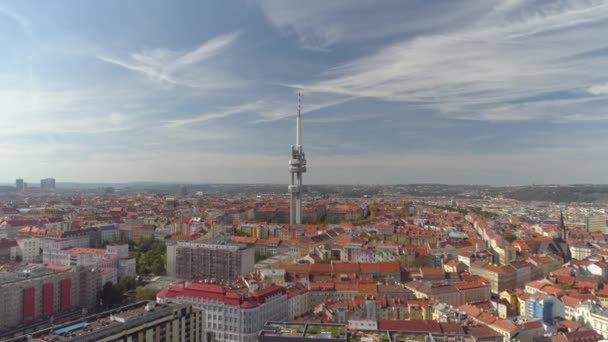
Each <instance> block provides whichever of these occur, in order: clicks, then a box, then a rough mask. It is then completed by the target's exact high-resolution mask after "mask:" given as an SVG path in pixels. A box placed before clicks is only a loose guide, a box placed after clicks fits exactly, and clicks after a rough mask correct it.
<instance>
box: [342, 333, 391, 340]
mask: <svg viewBox="0 0 608 342" xmlns="http://www.w3.org/2000/svg"><path fill="white" fill-rule="evenodd" d="M348 341H349V342H390V338H389V336H388V334H387V333H385V332H357V333H354V334H352V335H350V337H349V338H348Z"/></svg>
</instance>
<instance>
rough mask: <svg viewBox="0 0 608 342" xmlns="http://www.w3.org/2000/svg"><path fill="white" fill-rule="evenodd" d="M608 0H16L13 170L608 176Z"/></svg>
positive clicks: (413, 179)
mask: <svg viewBox="0 0 608 342" xmlns="http://www.w3.org/2000/svg"><path fill="white" fill-rule="evenodd" d="M144 4H145V6H144ZM607 14H608V2H605V1H575V0H572V1H549V0H538V1H493V0H492V1H477V0H476V1H466V2H464V1H454V2H450V3H438V2H428V1H408V2H394V1H382V2H373V3H372V2H366V1H345V2H340V1H336V2H326V1H310V2H305V3H300V2H284V1H237V2H231V3H223V2H220V3H204V4H203V3H199V2H194V1H192V2H190V1H186V2H182V3H180V5H179V6H176V5H175V4H174V3H169V2H152V3H150V2H138V1H134V2H129V3H128V4H124V3H121V2H117V1H109V2H104V3H95V4H90V3H87V4H85V3H75V2H68V1H58V2H53V3H42V4H41V3H38V2H33V1H20V2H15V1H12V2H11V1H0V42H2V45H3V53H2V54H0V71H2V75H3V76H2V77H0V117H1V118H2V129H1V130H0V153H1V154H2V155H3V157H4V158H3V167H2V170H1V171H0V179H1V180H2V182H3V183H8V184H14V180H15V179H18V178H22V179H24V180H25V181H26V182H28V180H29V182H30V183H36V182H37V181H38V180H40V179H43V178H46V177H48V176H49V175H51V176H53V177H55V178H57V179H58V180H59V183H61V181H70V182H107V183H116V182H134V181H158V182H176V183H270V184H285V183H287V182H288V177H289V175H288V174H287V173H286V172H285V168H286V166H287V165H288V158H287V157H286V154H285V152H286V151H287V150H288V148H289V146H290V145H291V144H292V143H293V135H294V127H295V122H294V121H295V113H296V106H297V93H298V92H302V99H303V100H302V117H303V121H304V122H305V125H306V139H307V140H306V150H307V153H308V159H309V160H308V162H309V163H312V164H313V165H314V172H311V173H310V174H307V177H306V178H307V180H306V183H307V184H396V183H401V184H404V183H443V184H492V185H511V184H512V185H518V184H550V183H560V184H573V183H596V184H603V183H607V182H606V178H605V175H604V172H603V170H605V169H607V168H608V161H607V160H606V159H605V158H601V155H602V152H604V150H605V148H604V146H606V144H607V143H608V141H607V140H606V139H607V138H606V134H605V133H606V129H607V128H608V115H606V113H605V110H604V108H605V105H606V104H608V76H605V75H603V74H602V73H601V70H605V69H606V64H607V63H608V60H607V59H606V58H605V55H606V51H608V50H606V48H607V47H606V46H605V43H602V41H603V40H602V37H603V33H604V32H605V30H606V29H607V28H608V27H607V26H608V19H607V18H608V15H607Z"/></svg>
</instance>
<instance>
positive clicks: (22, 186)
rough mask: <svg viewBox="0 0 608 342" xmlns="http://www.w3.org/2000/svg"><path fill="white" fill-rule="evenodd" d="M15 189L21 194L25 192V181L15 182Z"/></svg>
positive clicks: (18, 180)
mask: <svg viewBox="0 0 608 342" xmlns="http://www.w3.org/2000/svg"><path fill="white" fill-rule="evenodd" d="M15 188H16V189H17V191H19V192H22V191H23V190H25V182H24V181H23V179H21V178H19V179H17V180H16V181H15Z"/></svg>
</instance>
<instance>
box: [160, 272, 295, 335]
mask: <svg viewBox="0 0 608 342" xmlns="http://www.w3.org/2000/svg"><path fill="white" fill-rule="evenodd" d="M156 300H157V302H159V303H177V304H189V305H192V306H193V307H195V308H198V309H201V310H202V311H203V312H204V314H205V317H204V321H205V323H204V327H203V330H204V332H205V334H204V338H205V340H206V341H208V342H211V341H217V342H255V341H257V335H258V333H259V331H260V330H261V329H262V327H263V326H264V324H265V323H266V322H267V321H279V320H284V319H286V318H287V313H288V310H287V306H288V304H287V301H288V299H287V291H286V289H285V288H284V287H281V286H277V285H271V286H269V287H266V288H262V289H257V290H255V291H252V292H248V291H247V288H236V287H231V286H229V285H226V286H221V285H218V284H210V283H204V282H200V281H197V282H192V283H186V284H179V285H174V286H169V287H167V288H164V289H162V290H161V291H160V292H159V293H158V294H157V295H156Z"/></svg>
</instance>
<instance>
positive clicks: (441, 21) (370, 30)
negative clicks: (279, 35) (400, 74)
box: [253, 0, 500, 52]
mask: <svg viewBox="0 0 608 342" xmlns="http://www.w3.org/2000/svg"><path fill="white" fill-rule="evenodd" d="M253 2H254V3H255V4H256V5H257V6H258V7H259V8H260V9H261V11H262V13H263V14H264V16H265V17H266V19H267V20H268V21H269V22H270V23H271V24H272V25H273V26H274V27H276V28H277V29H279V30H280V31H282V32H283V33H285V34H286V35H289V36H293V37H295V38H296V41H297V43H298V45H299V46H300V47H301V48H303V49H308V50H316V51H326V52H327V51H331V50H332V49H333V48H334V47H335V45H337V44H340V43H357V44H361V43H362V42H365V41H370V40H374V39H382V38H387V37H403V36H412V35H415V34H420V33H422V32H435V31H437V30H440V29H444V28H447V27H452V26H454V25H458V24H460V23H463V22H467V21H469V20H470V19H471V18H473V17H474V16H475V15H477V14H478V13H482V12H484V11H488V10H490V9H491V8H492V7H493V6H494V5H495V4H497V3H500V2H499V1H497V0H484V1H479V0H471V1H469V2H468V3H467V4H466V5H463V4H462V3H457V2H442V3H441V6H437V4H438V3H435V4H433V3H431V2H429V1H417V0H415V1H410V2H407V3H406V2H395V1H389V0H378V1H365V0H351V1H325V0H309V1H305V2H287V1H282V0H255V1H253Z"/></svg>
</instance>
